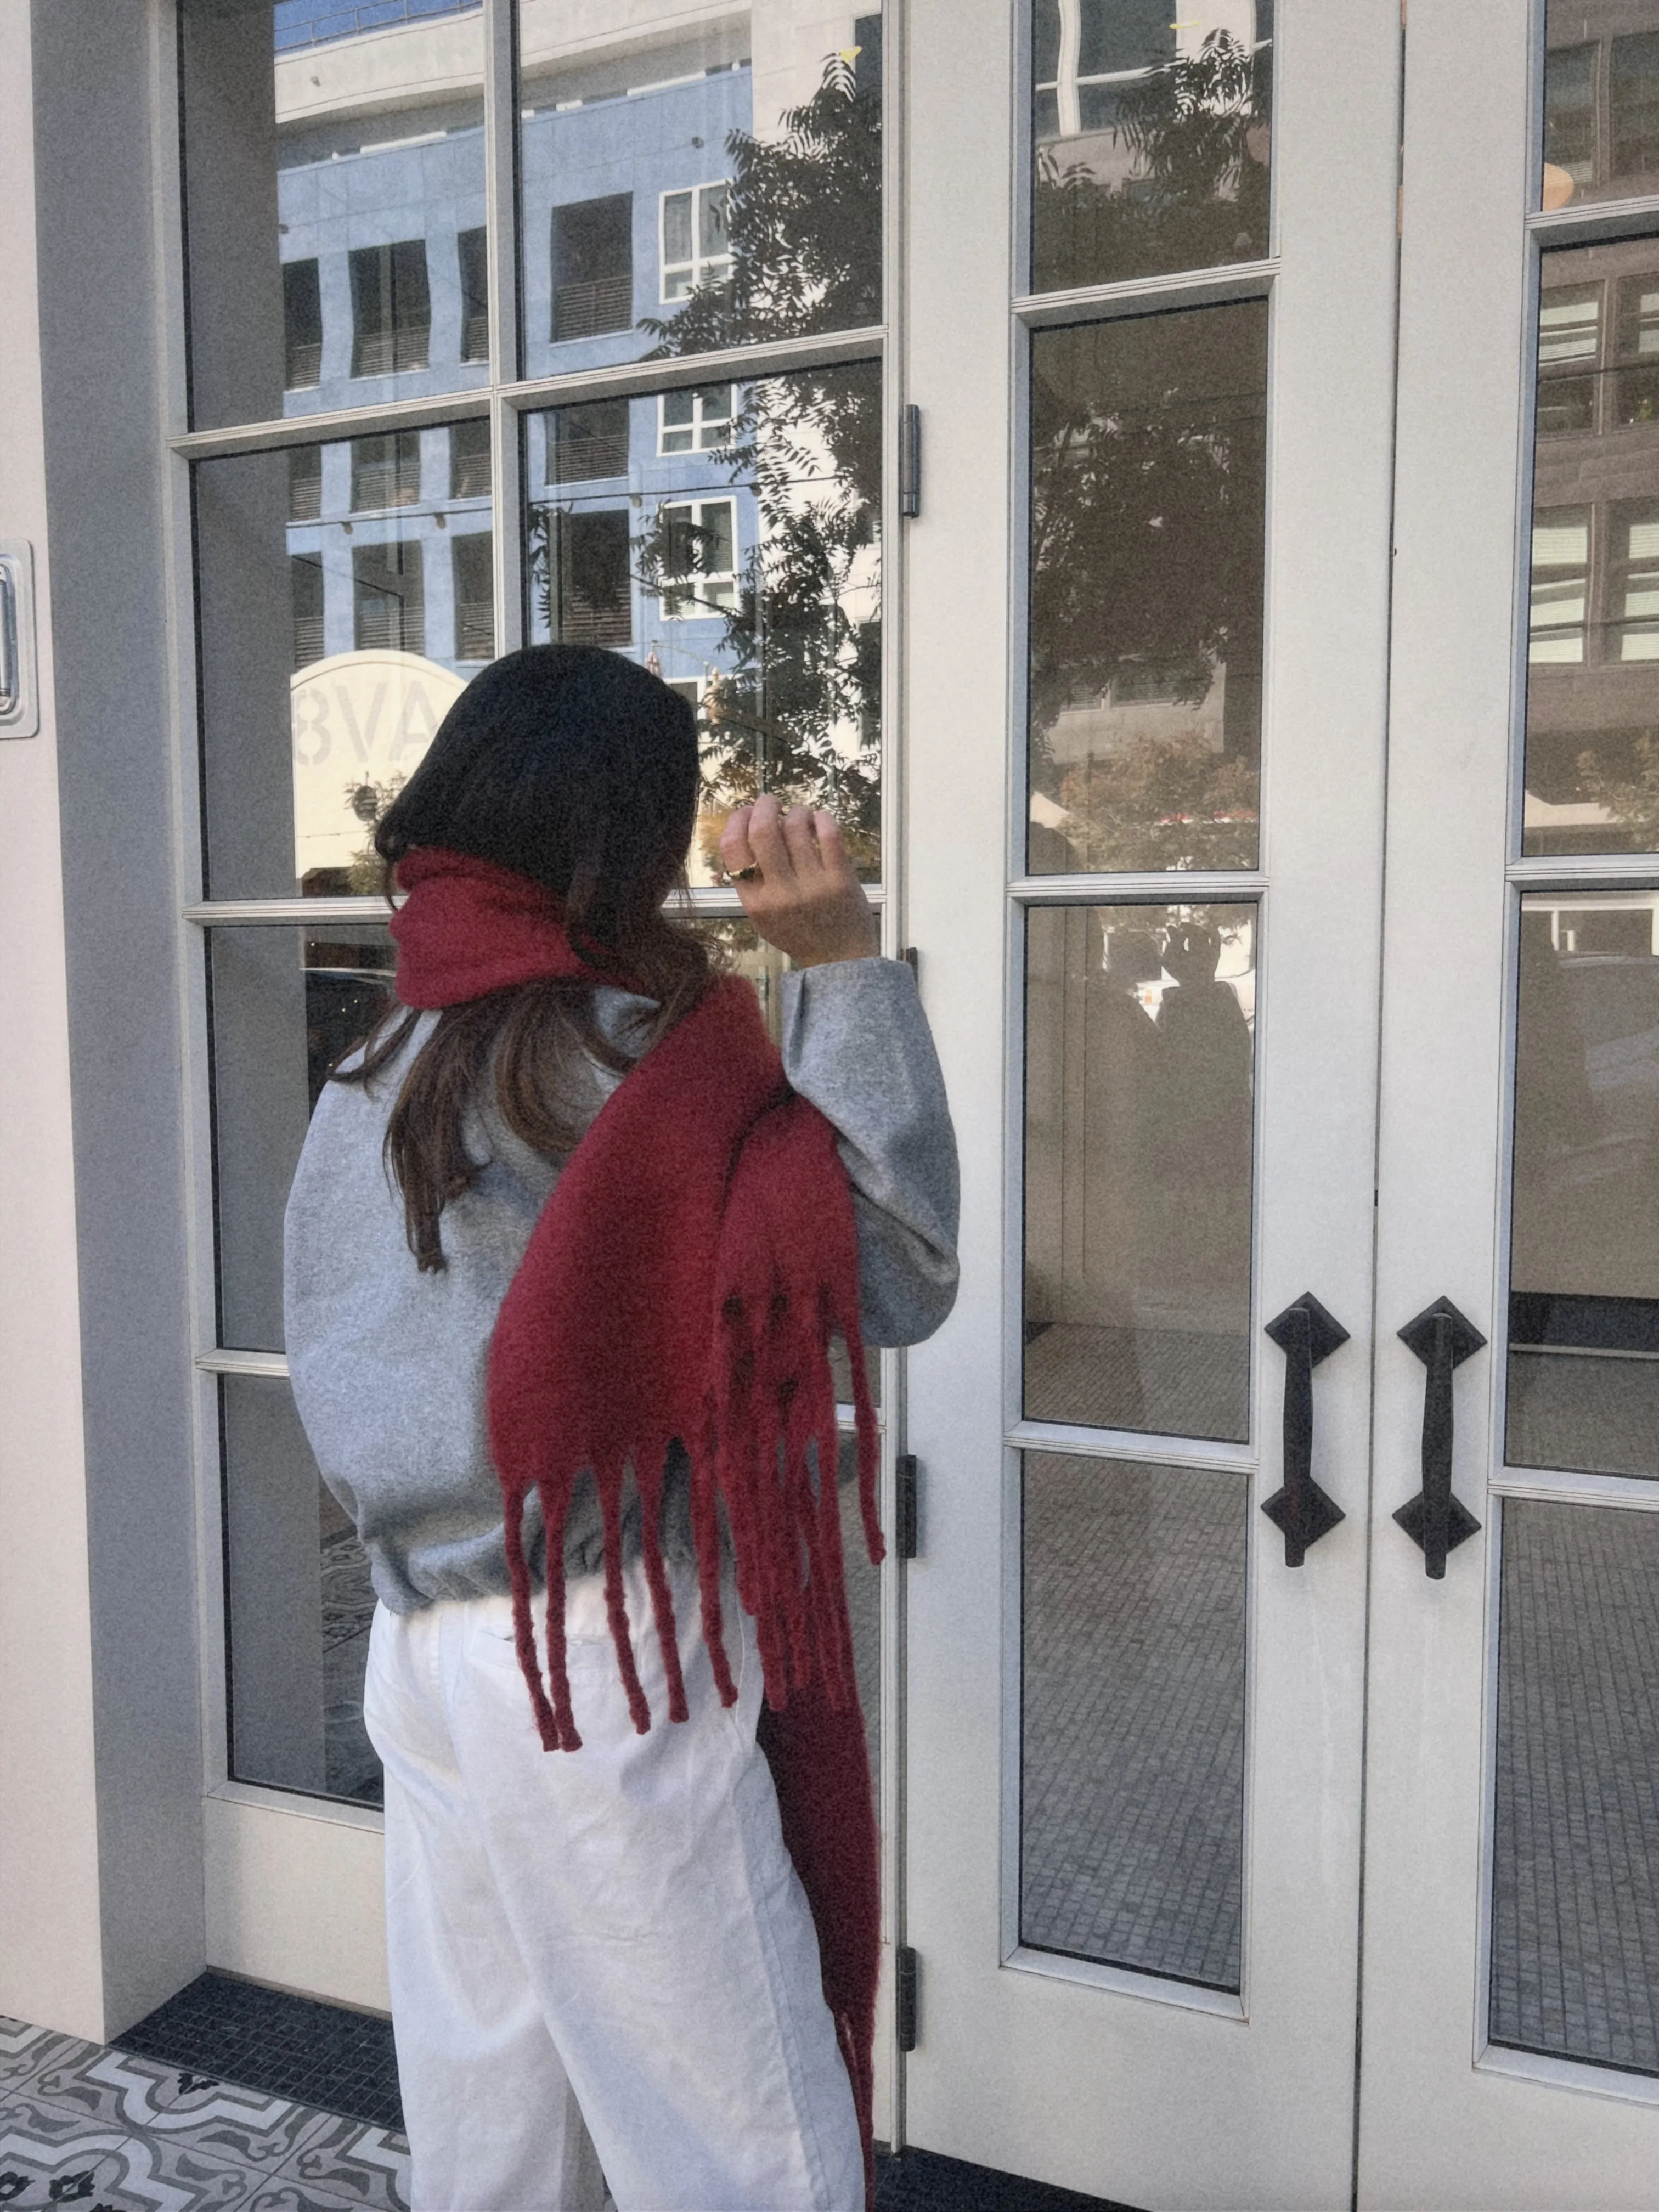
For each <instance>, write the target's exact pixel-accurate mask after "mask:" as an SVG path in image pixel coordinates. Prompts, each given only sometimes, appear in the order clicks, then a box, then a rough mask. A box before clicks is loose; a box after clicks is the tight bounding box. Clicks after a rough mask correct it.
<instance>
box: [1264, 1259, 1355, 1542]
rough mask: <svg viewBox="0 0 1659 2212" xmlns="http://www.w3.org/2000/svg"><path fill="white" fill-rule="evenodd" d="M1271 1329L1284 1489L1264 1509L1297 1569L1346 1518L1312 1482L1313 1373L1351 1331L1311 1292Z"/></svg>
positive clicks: (1268, 1329)
mask: <svg viewBox="0 0 1659 2212" xmlns="http://www.w3.org/2000/svg"><path fill="white" fill-rule="evenodd" d="M1267 1334H1268V1335H1269V1336H1270V1337H1272V1339H1273V1342H1274V1343H1275V1344H1276V1345H1277V1346H1279V1350H1280V1351H1281V1352H1283V1353H1284V1355H1285V1486H1284V1488H1283V1489H1282V1490H1276V1491H1274V1492H1273V1496H1272V1497H1271V1498H1267V1499H1266V1500H1264V1502H1263V1504H1262V1507H1261V1510H1262V1511H1263V1512H1264V1513H1265V1514H1266V1515H1267V1518H1268V1519H1269V1520H1270V1521H1271V1522H1273V1523H1274V1524H1275V1525H1276V1526H1277V1527H1278V1528H1282V1529H1283V1530H1284V1532H1285V1565H1286V1566H1287V1567H1299V1566H1300V1565H1302V1562H1303V1560H1304V1558H1305V1557H1306V1555H1307V1550H1308V1547H1309V1545H1310V1544H1316V1543H1317V1542H1318V1541H1319V1540H1320V1538H1321V1537H1322V1536H1323V1535H1326V1534H1328V1533H1329V1531H1330V1530H1331V1529H1333V1528H1335V1526H1336V1524H1337V1522H1339V1521H1340V1520H1341V1519H1342V1517H1343V1515H1342V1508H1341V1507H1340V1505H1339V1504H1336V1502H1335V1500H1334V1498H1328V1497H1327V1496H1326V1495H1325V1492H1323V1491H1322V1489H1321V1488H1320V1486H1319V1485H1318V1484H1317V1483H1316V1481H1315V1480H1314V1479H1313V1371H1314V1370H1315V1368H1316V1367H1317V1366H1318V1364H1319V1363H1320V1361H1321V1360H1322V1359H1328V1358H1329V1357H1330V1355H1331V1354H1332V1352H1334V1351H1335V1350H1336V1347H1337V1346H1338V1345H1339V1344H1346V1342H1347V1340H1348V1332H1347V1330H1346V1328H1343V1326H1342V1324H1341V1322H1340V1321H1336V1320H1334V1319H1333V1317H1332V1316H1330V1315H1329V1314H1328V1313H1327V1312H1326V1310H1325V1309H1324V1307H1323V1306H1322V1305H1321V1304H1320V1303H1319V1301H1318V1299H1317V1298H1316V1297H1315V1296H1314V1295H1313V1292H1312V1291H1306V1292H1305V1293H1304V1295H1303V1296H1302V1297H1299V1298H1298V1299H1297V1302H1296V1304H1294V1305H1290V1306H1286V1307H1285V1310H1284V1312H1283V1313H1282V1314H1280V1315H1279V1316H1278V1317H1277V1319H1276V1320H1273V1321H1270V1322H1268V1323H1267Z"/></svg>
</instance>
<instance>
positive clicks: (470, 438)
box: [449, 416, 489, 499]
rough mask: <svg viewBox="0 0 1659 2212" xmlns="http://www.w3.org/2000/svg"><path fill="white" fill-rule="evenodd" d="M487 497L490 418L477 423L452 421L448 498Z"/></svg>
mask: <svg viewBox="0 0 1659 2212" xmlns="http://www.w3.org/2000/svg"><path fill="white" fill-rule="evenodd" d="M449 496H450V497H451V499H487V498H488V497H489V416H479V418H478V420H477V422H453V423H452V424H451V425H450V430H449Z"/></svg>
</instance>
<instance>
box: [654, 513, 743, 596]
mask: <svg viewBox="0 0 1659 2212" xmlns="http://www.w3.org/2000/svg"><path fill="white" fill-rule="evenodd" d="M715 507H725V508H726V511H727V513H729V514H730V515H731V517H732V566H731V567H730V568H701V569H695V570H689V571H687V572H686V573H684V574H680V573H679V572H678V571H677V572H676V573H675V574H673V575H672V576H671V577H670V576H665V578H664V579H663V582H664V589H663V590H662V592H660V593H659V603H660V605H661V608H662V618H663V620H664V621H665V622H713V621H717V620H718V619H719V618H720V616H722V615H723V614H724V613H725V612H726V609H727V608H728V607H732V606H735V605H737V599H738V574H739V573H740V572H741V570H742V568H743V551H742V548H741V546H740V545H739V544H738V502H737V500H736V498H735V496H734V495H732V494H731V493H729V492H728V493H723V494H721V495H720V496H719V497H718V498H714V499H665V500H664V501H662V503H661V505H660V506H659V507H658V509H657V513H658V515H659V517H661V516H663V515H665V514H667V513H676V514H678V513H685V514H689V515H690V518H691V526H692V528H693V529H694V530H706V529H707V528H708V524H707V522H705V520H703V518H704V516H705V515H707V514H709V513H712V512H713V510H714V508H715ZM676 584H678V585H682V586H687V587H688V588H687V589H684V590H682V591H676V590H674V589H673V588H672V586H674V585H676ZM691 586H695V587H696V590H695V598H694V594H693V592H692V590H691V589H690V588H689V587H691ZM687 599H692V600H693V604H691V605H685V604H684V602H685V601H686V600H687Z"/></svg>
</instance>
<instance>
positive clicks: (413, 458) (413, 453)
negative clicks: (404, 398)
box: [351, 430, 421, 513]
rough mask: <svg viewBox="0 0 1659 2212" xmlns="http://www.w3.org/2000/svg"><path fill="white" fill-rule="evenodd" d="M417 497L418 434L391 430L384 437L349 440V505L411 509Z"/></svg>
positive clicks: (356, 508)
mask: <svg viewBox="0 0 1659 2212" xmlns="http://www.w3.org/2000/svg"><path fill="white" fill-rule="evenodd" d="M420 496H421V434H420V432H419V431H418V430H393V431H390V432H388V433H387V434H386V435H385V436H384V437H379V438H354V439H353V440H352V441H351V505H352V511H353V512H354V513H362V510H363V509H364V508H366V507H367V508H374V507H413V506H415V505H416V502H417V501H418V500H419V499H420Z"/></svg>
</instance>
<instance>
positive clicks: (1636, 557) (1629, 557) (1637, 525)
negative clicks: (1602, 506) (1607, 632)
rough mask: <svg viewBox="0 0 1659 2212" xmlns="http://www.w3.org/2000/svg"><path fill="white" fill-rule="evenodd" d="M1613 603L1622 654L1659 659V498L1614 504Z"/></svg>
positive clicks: (1616, 655)
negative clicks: (1629, 504)
mask: <svg viewBox="0 0 1659 2212" xmlns="http://www.w3.org/2000/svg"><path fill="white" fill-rule="evenodd" d="M1609 534H1610V536H1611V538H1612V541H1613V566H1612V572H1611V574H1610V576H1609V579H1608V586H1609V603H1610V607H1611V611H1612V614H1613V623H1614V624H1615V633H1614V634H1615V635H1616V636H1617V639H1618V644H1617V647H1615V648H1614V649H1613V658H1614V659H1619V660H1659V504H1656V503H1655V502H1653V501H1644V502H1643V503H1642V505H1640V506H1639V507H1620V508H1617V509H1615V511H1614V517H1613V525H1612V528H1611V531H1610V533H1609Z"/></svg>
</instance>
